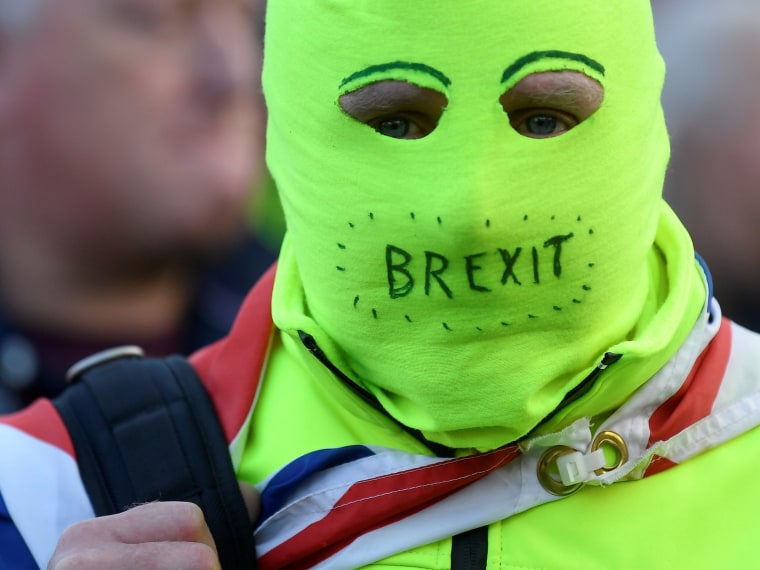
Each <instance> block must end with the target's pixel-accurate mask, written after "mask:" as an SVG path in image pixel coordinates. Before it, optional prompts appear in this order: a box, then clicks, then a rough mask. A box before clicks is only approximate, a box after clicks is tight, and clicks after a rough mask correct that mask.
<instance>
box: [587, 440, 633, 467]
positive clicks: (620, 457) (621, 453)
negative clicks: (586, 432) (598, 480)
mask: <svg viewBox="0 0 760 570" xmlns="http://www.w3.org/2000/svg"><path fill="white" fill-rule="evenodd" d="M603 445H609V446H611V447H612V448H613V449H614V450H615V452H616V453H617V461H615V464H614V465H612V466H610V467H607V466H604V467H601V468H599V469H597V470H596V471H594V473H596V474H597V475H603V474H605V473H607V472H608V471H612V470H613V469H617V468H618V467H620V466H621V465H622V464H623V463H625V462H626V461H628V446H627V445H626V444H625V440H623V438H622V437H621V436H620V435H619V434H617V433H615V432H614V431H602V432H599V434H597V436H596V437H595V438H594V442H593V443H592V444H591V451H596V450H597V449H600V448H601V447H602V446H603Z"/></svg>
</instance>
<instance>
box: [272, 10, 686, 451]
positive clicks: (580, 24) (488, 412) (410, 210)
mask: <svg viewBox="0 0 760 570" xmlns="http://www.w3.org/2000/svg"><path fill="white" fill-rule="evenodd" d="M266 37H267V40H266V54H265V70H264V86H265V94H266V96H267V102H268V108H269V121H270V122H269V130H268V160H269V165H270V168H271V170H272V172H273V175H274V177H275V180H276V182H277V185H278V188H279V190H280V193H281V197H282V202H283V207H284V211H285V215H286V220H287V225H288V229H287V235H286V239H285V244H284V247H283V253H282V258H281V262H280V268H279V273H278V282H277V285H276V291H275V299H276V304H275V307H274V316H275V320H276V322H277V324H278V325H279V326H280V327H281V328H283V329H284V330H286V331H296V330H304V331H306V332H307V333H309V334H311V335H313V336H314V337H315V338H316V340H317V342H318V344H319V345H320V347H321V348H322V349H323V350H324V351H325V352H326V353H327V355H328V356H329V358H330V359H331V360H332V361H333V363H334V364H335V365H337V366H338V367H339V368H341V369H342V370H343V371H344V372H345V373H346V374H347V375H348V376H350V377H351V378H353V379H354V380H355V381H356V382H357V383H359V384H360V385H362V386H363V387H364V388H366V389H367V390H369V391H370V392H371V393H372V394H374V395H375V396H376V397H377V398H378V399H379V400H380V402H381V403H382V404H383V406H384V407H385V408H386V409H387V410H388V411H389V412H390V413H391V414H392V415H393V416H395V417H396V418H397V419H399V420H400V421H402V422H404V423H405V424H407V425H410V426H412V427H414V428H418V429H420V430H422V431H423V433H425V435H426V436H427V437H429V438H430V439H433V440H436V441H439V442H442V443H445V444H448V445H452V446H457V447H464V446H467V447H478V448H484V447H491V446H494V445H499V444H502V443H506V442H509V441H512V440H514V439H517V438H519V437H520V436H522V435H524V434H526V433H527V432H529V431H530V430H531V429H532V428H533V427H535V426H536V425H537V424H538V423H539V422H540V421H541V420H542V418H544V417H546V416H547V415H548V414H549V413H550V412H551V411H552V410H554V409H555V408H556V407H557V405H558V404H559V403H560V402H561V401H562V399H563V397H564V396H565V394H567V393H568V392H569V391H570V390H571V389H572V388H573V387H574V386H576V385H578V383H580V382H581V381H582V379H583V378H584V377H585V376H586V375H587V374H588V373H589V371H590V370H592V369H593V368H594V366H595V365H596V364H597V363H598V362H599V361H600V359H601V358H602V355H603V354H604V353H605V352H606V351H608V350H609V349H610V347H612V346H614V345H616V344H620V343H624V342H626V341H629V340H631V339H633V338H634V337H635V336H636V335H637V334H638V332H637V331H640V330H641V329H642V327H643V323H642V321H646V320H648V319H651V317H652V315H653V314H654V313H656V312H657V311H658V308H657V307H658V305H659V304H661V303H662V299H663V293H662V291H661V285H662V284H663V283H665V282H666V281H667V277H666V276H664V275H661V274H660V272H661V271H662V268H663V267H664V266H665V263H663V262H662V256H661V255H659V254H657V255H656V254H654V253H653V249H654V248H653V243H654V241H655V238H656V234H657V232H658V226H659V227H662V226H663V225H666V226H669V227H670V226H672V227H675V228H676V229H675V230H673V231H671V232H670V233H671V234H673V232H675V234H676V235H678V236H680V237H678V239H675V240H674V241H675V242H678V243H684V242H685V241H688V238H687V237H685V236H684V235H682V233H681V229H680V225H678V223H677V222H676V221H674V220H671V221H670V222H668V223H665V224H663V222H662V212H663V211H665V209H664V208H663V204H662V201H661V187H662V179H663V176H664V171H665V166H666V162H667V157H668V141H667V134H666V131H665V126H664V120H663V117H662V113H661V108H660V104H659V93H660V88H661V83H662V79H663V74H664V66H663V64H662V61H661V58H660V56H659V54H658V52H657V49H656V46H655V41H654V36H653V29H652V21H651V13H650V8H649V2H648V1H647V0H608V1H606V2H590V3H584V4H583V5H582V6H581V5H580V4H579V3H578V2H576V1H575V0H470V1H467V2H460V1H457V2H454V1H449V0H415V1H412V2H410V1H408V0H271V1H270V2H269V14H268V19H267V34H266ZM565 69H569V70H574V71H578V72H581V73H584V74H586V75H588V76H589V77H591V78H593V79H595V80H596V81H598V82H599V83H600V84H601V85H602V87H603V89H604V100H603V103H602V105H601V107H600V108H599V109H598V111H597V112H596V113H595V114H593V115H592V116H590V117H589V118H588V119H586V120H585V121H583V122H582V123H580V124H579V125H578V126H576V127H575V128H574V129H572V130H570V131H568V132H566V133H565V134H563V135H561V136H557V137H554V138H547V139H531V138H527V137H525V136H523V135H521V134H519V133H518V132H516V130H515V129H513V128H512V127H511V126H510V122H509V120H508V117H507V115H506V114H505V111H504V109H503V108H502V105H501V104H500V97H501V96H502V95H503V94H504V93H505V92H506V91H507V90H508V89H509V88H510V87H512V86H513V85H515V84H516V83H517V82H518V81H520V80H521V79H522V78H524V77H526V76H527V75H529V74H532V73H535V72H542V71H557V70H565ZM383 80H402V81H406V82H409V83H412V84H416V85H419V86H422V87H426V88H429V89H433V90H435V91H438V92H440V93H441V94H443V95H444V96H445V98H446V101H447V105H446V108H445V110H444V112H443V115H442V117H441V119H440V121H439V123H438V125H437V128H435V130H433V131H432V132H431V133H430V134H429V135H428V136H426V137H424V138H420V139H417V140H399V139H394V138H389V137H387V136H383V135H382V134H380V133H378V132H376V131H375V130H374V129H373V128H371V127H369V126H367V125H365V124H362V123H360V122H359V121H357V120H356V119H354V118H352V117H350V116H349V115H348V114H346V113H345V112H343V110H342V109H341V107H340V105H339V98H340V97H341V95H343V94H345V93H348V92H352V91H354V90H357V89H359V88H361V87H363V86H366V85H368V84H370V83H373V82H378V81H383ZM666 219H667V220H670V218H669V217H667V216H666ZM672 227H671V229H672ZM682 249H684V251H686V252H687V256H688V255H690V253H689V251H690V250H689V249H688V246H684V248H682ZM294 292H295V293H294ZM294 296H295V297H297V298H298V299H301V300H302V302H301V301H300V300H299V302H297V303H294V302H293V298H295V297H294ZM286 298H287V299H286ZM700 302H701V301H700ZM673 310H674V311H675V309H673ZM676 312H678V313H679V314H674V315H671V316H672V317H673V319H672V320H673V322H674V323H676V324H673V325H672V326H669V325H667V324H665V325H663V326H659V328H658V331H657V334H658V335H660V336H662V337H667V336H672V329H673V327H675V326H677V323H680V322H681V321H682V320H683V319H682V314H680V313H682V312H683V310H682V309H678V310H677V311H676ZM695 317H696V314H693V315H691V317H690V318H691V319H692V323H693V318H695ZM660 364H661V363H660Z"/></svg>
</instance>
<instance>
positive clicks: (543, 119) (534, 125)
mask: <svg viewBox="0 0 760 570" xmlns="http://www.w3.org/2000/svg"><path fill="white" fill-rule="evenodd" d="M558 126H559V121H558V120H557V118H556V117H552V116H551V115H534V116H532V117H530V118H528V119H527V120H526V121H525V127H526V129H527V130H528V131H529V132H530V133H531V134H533V135H538V136H542V135H543V136H545V135H551V134H554V133H555V132H557V128H558ZM563 126H564V125H563Z"/></svg>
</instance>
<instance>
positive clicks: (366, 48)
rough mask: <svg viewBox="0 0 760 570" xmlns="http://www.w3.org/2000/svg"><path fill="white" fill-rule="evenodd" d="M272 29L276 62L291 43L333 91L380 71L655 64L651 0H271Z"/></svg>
mask: <svg viewBox="0 0 760 570" xmlns="http://www.w3.org/2000/svg"><path fill="white" fill-rule="evenodd" d="M267 35H268V38H269V42H270V44H271V48H272V50H273V51H274V52H275V53H274V57H273V59H277V60H278V62H277V65H282V64H283V62H282V61H279V60H280V57H279V54H280V53H282V52H283V51H287V52H289V53H290V54H291V56H292V58H291V59H290V61H291V62H293V63H295V62H296V61H297V62H298V65H299V66H301V67H302V69H303V70H304V73H305V74H306V75H310V74H311V71H313V70H314V69H315V68H316V69H318V70H319V73H320V82H322V80H324V85H325V87H326V88H328V86H329V89H331V90H332V92H333V96H334V94H335V92H336V91H339V92H341V93H345V92H348V91H350V90H352V89H356V88H359V87H361V86H362V85H364V84H367V83H370V82H373V81H380V80H402V81H408V82H410V83H415V84H418V85H420V86H422V87H428V88H431V89H436V90H439V91H442V92H444V93H445V92H447V91H448V90H449V89H461V88H464V87H465V86H466V85H467V84H479V85H483V83H484V82H489V83H492V84H494V85H500V84H502V83H504V82H505V81H507V82H508V83H509V82H510V80H511V84H514V83H515V82H516V81H518V80H519V79H520V78H521V77H523V76H524V75H525V73H528V72H535V71H556V70H561V69H574V70H577V71H582V72H584V73H586V74H588V75H590V76H591V77H593V78H595V79H600V75H602V74H603V73H604V70H609V69H612V70H613V71H614V70H616V69H618V68H621V67H625V68H626V73H627V74H629V81H631V80H632V79H633V78H631V77H630V73H631V72H632V71H633V72H634V73H635V71H636V69H635V68H636V67H637V66H635V65H634V66H633V69H632V66H631V63H632V62H635V61H636V59H637V58H640V61H639V62H640V63H641V65H639V66H638V67H639V69H641V68H646V67H649V65H650V64H651V62H652V61H653V59H652V58H651V57H647V55H651V54H652V53H653V52H655V47H654V46H655V44H654V36H653V31H652V24H651V9H650V6H649V2H647V1H645V0H610V1H605V2H601V3H584V4H583V5H582V6H580V5H579V3H578V2H577V1H573V0H513V1H508V0H470V1H468V2H456V3H453V2H445V1H441V0H415V1H414V2H409V1H408V0H272V1H271V2H270V3H269V15H268V23H267ZM537 54H538V56H539V57H536V56H537ZM296 57H297V59H295V58H296ZM270 63H273V62H270ZM309 68H311V70H309ZM510 70H512V72H513V73H511V72H510ZM648 71H651V69H650V70H648ZM291 79H295V77H293V76H292V75H291ZM509 86H510V85H506V87H509ZM313 87H314V86H313V85H310V86H309V89H311V88H313Z"/></svg>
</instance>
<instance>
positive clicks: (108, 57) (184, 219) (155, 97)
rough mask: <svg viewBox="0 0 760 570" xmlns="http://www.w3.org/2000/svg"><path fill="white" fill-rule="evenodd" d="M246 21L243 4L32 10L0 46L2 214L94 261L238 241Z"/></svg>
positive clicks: (202, 1) (249, 46)
mask: <svg viewBox="0 0 760 570" xmlns="http://www.w3.org/2000/svg"><path fill="white" fill-rule="evenodd" d="M2 1H8V0H2ZM11 1H12V0H11ZM19 1H21V2H23V1H26V0H19ZM257 18H260V14H259V11H258V10H254V9H253V8H252V7H251V5H250V2H249V0H47V1H43V2H41V6H40V10H39V11H38V13H36V14H35V16H34V17H33V18H31V19H30V21H29V22H28V24H26V25H25V26H23V28H21V29H18V30H14V31H13V33H5V34H4V35H2V36H0V161H2V162H1V163H0V167H1V168H2V169H3V170H2V172H6V173H7V172H11V174H7V175H6V176H5V178H6V181H5V182H4V181H0V185H2V184H7V183H8V182H7V181H8V180H12V181H13V182H12V185H13V188H4V189H2V188H0V195H2V198H1V199H0V207H4V208H11V207H12V208H13V210H14V211H15V212H17V213H19V219H24V220H25V221H24V223H26V224H29V223H30V222H31V223H33V224H35V225H36V226H38V231H39V232H40V234H41V235H44V234H47V235H48V236H49V237H50V239H51V240H59V242H60V243H62V244H66V243H68V244H69V245H72V246H75V247H78V248H81V249H83V250H84V251H89V252H90V253H91V254H93V255H97V254H98V252H101V253H107V254H108V255H110V256H114V257H117V256H124V257H128V256H129V255H135V254H137V255H153V256H163V255H174V254H182V253H183V252H186V253H190V252H195V253H198V252H203V251H205V250H209V251H210V250H213V249H214V248H216V247H218V246H219V245H222V244H225V243H226V242H228V241H230V240H232V239H233V238H235V237H236V236H238V235H239V233H240V231H241V229H242V227H243V226H244V207H243V206H244V203H245V201H246V198H247V194H248V193H249V192H250V191H251V189H252V188H253V187H254V186H255V183H256V182H257V180H258V176H259V174H260V170H261V168H262V163H263V138H264V135H263V131H264V111H263V102H262V99H261V95H260V77H259V76H260V66H261V61H260V59H261V46H260V38H259V37H258V32H259V30H260V28H261V23H260V21H259V22H257V21H256V19H257ZM9 169H12V170H9ZM7 211H10V210H7Z"/></svg>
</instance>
